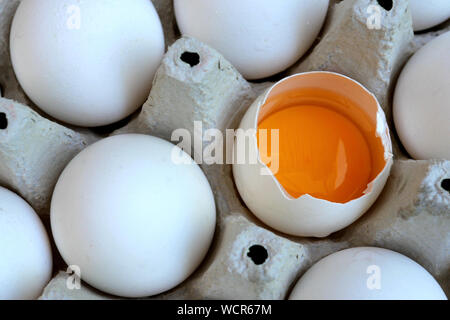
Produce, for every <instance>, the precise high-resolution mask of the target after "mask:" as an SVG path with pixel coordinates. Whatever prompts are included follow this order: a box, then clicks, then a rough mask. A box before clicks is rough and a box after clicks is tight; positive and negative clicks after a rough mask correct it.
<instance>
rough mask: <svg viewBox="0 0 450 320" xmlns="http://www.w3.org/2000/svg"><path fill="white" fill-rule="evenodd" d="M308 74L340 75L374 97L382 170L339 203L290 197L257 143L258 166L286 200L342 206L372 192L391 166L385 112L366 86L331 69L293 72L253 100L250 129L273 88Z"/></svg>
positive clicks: (254, 137)
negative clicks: (382, 156)
mask: <svg viewBox="0 0 450 320" xmlns="http://www.w3.org/2000/svg"><path fill="white" fill-rule="evenodd" d="M308 74H329V75H334V76H338V77H342V78H344V79H346V80H349V81H352V82H353V83H354V84H356V85H357V86H359V87H360V88H361V89H363V90H364V91H365V92H366V93H367V94H368V95H369V96H370V97H371V98H373V99H374V101H375V102H376V105H377V117H376V119H377V120H376V131H375V133H376V136H377V137H380V138H381V140H382V144H383V147H384V160H385V165H384V167H383V170H381V171H380V172H379V173H378V174H377V176H376V177H375V178H374V179H372V180H371V181H369V183H368V184H367V188H366V189H365V190H364V191H363V194H362V195H361V196H359V197H357V198H355V199H352V200H350V201H347V202H344V203H339V202H333V201H329V200H325V199H319V198H316V197H313V196H311V195H309V194H304V195H302V196H300V197H298V198H294V197H292V196H291V195H290V194H289V193H288V192H287V191H286V190H285V189H284V187H283V186H282V185H281V184H280V182H279V181H278V179H277V178H276V177H275V176H274V175H273V173H272V172H271V171H270V169H269V168H268V167H267V165H266V164H265V163H263V162H262V161H261V157H260V153H259V148H258V145H257V144H256V149H257V150H258V153H257V160H258V164H259V165H260V166H262V167H263V169H264V170H267V172H268V173H269V174H268V175H269V176H270V177H271V178H272V180H273V181H274V182H275V184H276V186H277V187H278V189H279V190H280V192H281V194H282V195H283V196H284V198H285V199H287V200H291V201H300V200H303V199H304V198H310V199H314V200H317V201H319V202H324V203H332V204H334V205H338V206H344V205H347V204H350V203H353V202H355V201H357V200H360V199H362V198H364V197H366V196H367V195H369V194H370V193H371V192H372V190H373V185H374V184H375V183H376V182H378V181H379V180H380V179H381V177H382V176H383V175H384V174H385V171H386V170H390V167H391V165H392V163H393V153H392V141H391V137H390V133H389V126H388V125H387V121H386V116H385V113H384V111H383V109H382V108H381V105H380V103H379V102H378V99H377V98H376V96H375V95H374V94H373V93H372V92H370V91H369V90H368V89H367V88H366V87H364V86H363V85H362V84H361V83H359V82H358V81H356V80H354V79H352V78H350V77H348V76H346V75H343V74H340V73H337V72H331V71H308V72H302V73H297V74H293V75H290V76H288V77H286V78H283V79H282V80H280V81H278V82H276V83H275V84H274V85H272V86H271V87H270V88H268V89H267V90H266V91H265V92H264V93H263V94H261V96H260V97H258V98H257V99H256V100H255V102H254V103H253V104H257V105H258V106H257V108H256V115H255V119H254V123H253V125H252V129H253V128H254V129H255V130H257V129H258V120H259V114H260V111H261V107H262V106H263V105H264V104H265V103H266V102H267V99H268V98H269V96H270V95H271V93H272V90H273V89H274V88H276V87H277V86H279V85H280V84H282V83H284V82H286V81H289V80H291V79H293V78H297V77H301V76H305V75H308ZM252 139H253V140H254V141H255V140H256V136H253V137H252Z"/></svg>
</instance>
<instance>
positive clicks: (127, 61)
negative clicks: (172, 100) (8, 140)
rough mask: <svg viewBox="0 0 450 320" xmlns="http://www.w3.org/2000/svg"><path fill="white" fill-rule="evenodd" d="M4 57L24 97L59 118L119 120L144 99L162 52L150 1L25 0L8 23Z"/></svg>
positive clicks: (90, 123) (87, 122)
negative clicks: (7, 50)
mask: <svg viewBox="0 0 450 320" xmlns="http://www.w3.org/2000/svg"><path fill="white" fill-rule="evenodd" d="M10 42H11V58H12V63H13V67H14V71H15V73H16V76H17V78H18V80H19V82H20V84H21V86H22V88H23V89H24V90H25V92H26V93H27V95H28V96H29V97H30V98H31V100H33V102H34V103H36V105H37V106H39V107H40V108H41V109H42V110H43V111H45V112H46V113H48V114H49V115H51V116H53V117H54V118H56V119H59V120H61V121H64V122H67V123H70V124H73V125H78V126H85V127H94V126H102V125H107V124H111V123H113V122H116V121H119V120H121V119H123V118H125V117H127V116H128V115H130V114H131V113H133V112H134V111H135V110H137V109H138V108H139V107H140V106H141V105H142V104H143V103H144V102H145V100H146V98H147V97H148V94H149V92H150V89H151V85H152V80H153V77H154V74H155V72H156V69H157V68H158V66H159V64H160V62H161V59H162V56H163V54H164V35H163V31H162V26H161V22H160V20H159V17H158V15H157V13H156V10H155V8H154V7H153V4H152V3H151V1H149V0H133V1H123V0H81V1H71V0H26V1H22V2H21V4H20V5H19V8H18V9H17V12H16V14H15V17H14V20H13V24H12V27H11V36H10Z"/></svg>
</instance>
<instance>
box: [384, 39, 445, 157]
mask: <svg viewBox="0 0 450 320" xmlns="http://www.w3.org/2000/svg"><path fill="white" fill-rule="evenodd" d="M449 54H450V32H446V33H444V34H443V35H441V36H439V37H437V38H436V39H434V40H432V41H431V42H429V43H428V44H427V45H425V46H424V47H423V48H421V49H420V50H419V51H418V52H417V53H416V54H415V55H414V56H413V57H412V58H411V59H410V60H409V61H408V63H407V64H406V66H405V68H404V69H403V71H402V73H401V74H400V77H399V80H398V83H397V87H396V89H395V95H394V105H393V115H394V121H395V127H396V129H397V133H398V135H399V137H400V140H401V141H402V143H403V145H404V147H405V148H406V150H407V151H408V153H409V154H410V155H411V156H412V157H413V158H415V159H417V160H427V159H447V160H450V146H449V137H450V55H449Z"/></svg>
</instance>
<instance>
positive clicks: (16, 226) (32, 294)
mask: <svg viewBox="0 0 450 320" xmlns="http://www.w3.org/2000/svg"><path fill="white" fill-rule="evenodd" d="M52 265H53V262H52V251H51V247H50V241H49V239H48V236H47V232H46V231H45V228H44V226H43V224H42V222H41V220H40V219H39V217H38V216H37V214H36V213H35V212H34V210H33V209H32V208H31V207H30V205H28V203H26V202H25V200H23V199H22V198H20V197H19V196H18V195H16V194H15V193H13V192H11V191H9V190H7V189H5V188H2V187H0V300H16V299H18V300H28V299H36V298H37V297H38V296H39V295H40V294H41V293H42V290H43V289H44V287H45V286H46V285H47V283H48V282H49V281H50V278H51V275H52Z"/></svg>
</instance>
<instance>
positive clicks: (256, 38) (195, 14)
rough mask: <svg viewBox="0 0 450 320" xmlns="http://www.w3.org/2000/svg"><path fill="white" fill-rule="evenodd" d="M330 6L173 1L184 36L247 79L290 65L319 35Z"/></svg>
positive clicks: (318, 1)
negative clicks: (204, 45) (204, 46)
mask: <svg viewBox="0 0 450 320" xmlns="http://www.w3.org/2000/svg"><path fill="white" fill-rule="evenodd" d="M328 4H329V0H315V1H310V0H283V4H282V5H280V3H279V1H278V0H246V1H241V0H226V1H224V0H175V13H176V18H177V22H178V26H179V28H180V31H181V33H182V34H183V35H187V36H191V37H194V38H197V39H199V40H200V41H202V42H205V43H207V44H208V45H210V46H211V47H213V48H214V49H216V50H218V51H219V52H220V53H222V54H223V55H224V57H225V58H226V59H227V60H228V61H230V62H231V63H232V64H233V65H234V67H236V69H238V71H239V72H240V73H241V74H242V75H243V76H244V77H245V78H247V79H260V78H265V77H268V76H271V75H274V74H276V73H279V72H281V71H283V70H285V69H286V68H288V67H290V66H291V65H292V64H294V63H295V62H296V61H297V60H298V59H300V57H301V56H302V55H303V54H304V53H305V52H306V51H307V50H308V49H309V48H310V46H311V45H312V44H313V42H314V40H315V39H316V37H317V35H318V34H319V31H320V29H321V28H322V25H323V22H324V20H325V17H326V14H327V10H328Z"/></svg>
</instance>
